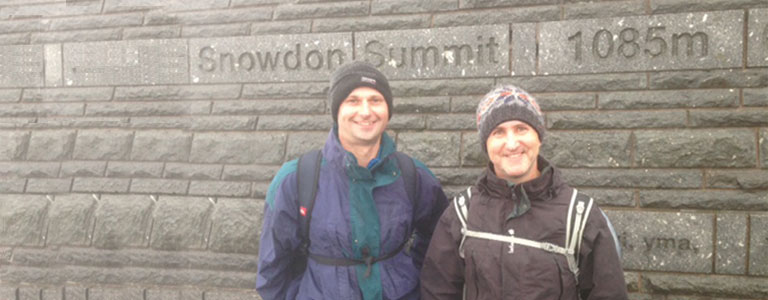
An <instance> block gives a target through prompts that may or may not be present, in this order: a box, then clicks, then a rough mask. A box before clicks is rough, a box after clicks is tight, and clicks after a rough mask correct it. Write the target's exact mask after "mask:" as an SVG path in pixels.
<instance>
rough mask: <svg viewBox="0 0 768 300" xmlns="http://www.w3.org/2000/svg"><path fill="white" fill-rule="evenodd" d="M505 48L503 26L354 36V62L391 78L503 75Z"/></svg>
mask: <svg viewBox="0 0 768 300" xmlns="http://www.w3.org/2000/svg"><path fill="white" fill-rule="evenodd" d="M392 45H398V47H394V46H392ZM506 49H509V26H508V25H496V26H473V27H456V28H433V29H414V30H400V31H371V32H358V33H355V53H356V59H357V60H362V61H366V62H370V63H372V64H373V65H374V66H376V67H377V68H378V69H379V70H380V71H381V72H382V73H384V74H386V75H387V77H388V78H389V79H390V80H396V79H419V78H446V77H448V78H455V77H490V76H500V75H506V74H509V52H508V51H507V50H506ZM392 53H400V55H399V56H397V55H393V54H392Z"/></svg>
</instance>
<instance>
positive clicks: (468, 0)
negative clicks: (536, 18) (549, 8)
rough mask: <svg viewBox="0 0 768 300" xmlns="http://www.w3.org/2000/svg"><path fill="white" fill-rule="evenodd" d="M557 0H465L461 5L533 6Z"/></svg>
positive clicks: (552, 2)
mask: <svg viewBox="0 0 768 300" xmlns="http://www.w3.org/2000/svg"><path fill="white" fill-rule="evenodd" d="M557 3H559V1H557V0H541V1H536V0H463V1H461V4H460V6H459V7H461V8H490V7H500V6H501V7H504V6H532V5H545V4H557Z"/></svg>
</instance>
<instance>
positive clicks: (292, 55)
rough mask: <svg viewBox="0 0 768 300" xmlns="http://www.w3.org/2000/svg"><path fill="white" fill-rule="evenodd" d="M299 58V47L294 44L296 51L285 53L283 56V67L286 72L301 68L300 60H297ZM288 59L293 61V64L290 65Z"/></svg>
mask: <svg viewBox="0 0 768 300" xmlns="http://www.w3.org/2000/svg"><path fill="white" fill-rule="evenodd" d="M300 56H301V45H300V44H298V43H297V44H296V51H295V52H294V51H293V50H291V51H288V52H285V55H284V56H283V66H285V68H286V69H288V70H296V69H298V68H299V67H301V59H300V58H299V57H300ZM290 58H292V59H293V61H294V64H293V65H291V63H290V60H289V59H290Z"/></svg>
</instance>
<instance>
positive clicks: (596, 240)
mask: <svg viewBox="0 0 768 300" xmlns="http://www.w3.org/2000/svg"><path fill="white" fill-rule="evenodd" d="M609 222H610V221H608V219H607V217H606V216H605V214H604V213H602V211H601V210H600V208H598V207H595V208H594V209H592V212H591V213H590V220H589V222H588V224H587V228H586V231H587V232H585V234H587V237H588V239H585V240H584V242H583V243H585V244H586V245H587V247H588V249H582V250H586V251H581V257H580V260H581V261H580V263H579V270H580V273H579V290H580V294H581V296H582V299H586V300H622V299H628V296H627V284H626V282H625V281H624V271H623V269H622V267H621V258H620V257H619V253H618V250H617V241H616V240H615V237H614V233H613V232H612V231H611V229H610V228H609V225H608V224H609ZM585 248H586V247H585Z"/></svg>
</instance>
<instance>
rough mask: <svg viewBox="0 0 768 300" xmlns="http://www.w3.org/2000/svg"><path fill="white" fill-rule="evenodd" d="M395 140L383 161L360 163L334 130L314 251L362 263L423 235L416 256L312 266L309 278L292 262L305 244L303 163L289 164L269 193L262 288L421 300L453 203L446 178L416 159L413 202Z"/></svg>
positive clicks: (267, 294) (279, 293) (287, 295)
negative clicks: (436, 237) (432, 244)
mask: <svg viewBox="0 0 768 300" xmlns="http://www.w3.org/2000/svg"><path fill="white" fill-rule="evenodd" d="M394 152H395V143H394V141H392V139H391V138H390V137H389V136H388V135H387V134H386V133H384V135H383V137H382V141H381V147H380V152H379V157H378V161H377V160H374V161H375V162H374V163H373V164H372V165H371V166H369V167H368V168H365V167H360V166H358V163H357V160H356V159H355V157H354V155H352V153H350V152H348V151H346V150H344V148H342V146H341V144H340V143H339V139H338V137H337V135H336V129H335V128H334V129H331V132H330V134H329V135H328V139H327V140H326V143H325V146H324V147H323V149H322V156H323V161H322V165H321V169H320V178H319V183H318V190H317V197H316V198H315V206H314V210H313V211H312V218H311V225H310V231H309V236H310V241H311V243H310V248H309V252H310V253H312V254H314V255H320V256H325V257H334V258H354V259H362V258H363V254H362V252H363V251H364V250H363V249H366V250H367V251H368V253H370V255H371V256H374V257H378V256H384V255H387V254H389V253H391V252H393V251H396V250H397V249H398V248H399V247H400V245H401V244H402V243H403V241H405V240H407V239H408V238H409V237H410V236H411V233H412V232H414V231H415V232H416V239H415V242H414V247H413V248H412V250H411V251H401V252H400V253H398V254H397V255H395V256H394V257H391V258H389V259H386V260H382V261H380V262H377V263H374V264H373V265H372V266H371V269H370V274H369V276H367V277H366V276H365V275H366V274H365V273H366V271H368V270H367V268H368V267H367V266H366V265H364V264H361V265H355V266H335V265H324V264H319V263H317V262H315V261H313V260H312V259H311V258H310V259H309V261H308V262H307V268H306V270H305V272H304V273H303V274H293V272H292V271H291V263H292V261H294V260H296V259H300V256H298V254H297V253H298V248H299V245H300V244H301V237H300V232H299V230H300V229H299V226H300V225H299V224H300V222H299V218H300V217H301V215H300V213H299V207H298V206H299V205H298V199H297V189H296V168H297V160H293V161H289V162H287V163H285V164H284V165H283V166H282V168H281V169H280V170H279V171H278V172H277V175H276V176H275V178H274V179H273V180H272V183H271V185H270V186H269V191H268V192H267V199H266V200H267V204H266V207H265V211H264V224H263V226H262V233H261V242H260V245H259V270H258V275H257V280H256V289H257V290H258V292H259V294H260V295H261V297H262V298H264V299H265V300H273V299H281V300H282V299H334V300H336V299H345V300H346V299H349V300H353V299H363V300H371V299H419V271H420V269H421V264H422V262H423V260H424V254H425V253H426V249H427V245H428V243H429V240H430V238H431V236H432V231H433V230H434V228H435V224H437V221H438V220H439V218H440V215H441V214H442V212H443V210H444V209H445V207H446V206H447V203H448V202H447V200H446V197H445V194H444V193H443V190H442V188H441V186H440V183H439V182H438V180H437V179H436V178H435V177H434V175H433V174H432V173H431V172H430V171H429V169H427V167H426V166H424V164H422V163H421V162H419V161H417V160H414V162H415V164H416V173H417V174H416V175H417V177H418V180H419V181H420V183H419V186H420V191H419V193H418V194H419V197H418V198H419V199H418V200H417V202H416V204H415V205H414V204H413V203H412V202H411V200H409V199H408V195H407V193H406V190H405V185H404V182H403V179H402V177H401V176H400V170H399V169H398V166H397V161H396V159H395V157H394V156H392V158H391V159H389V158H390V155H391V154H392V153H394Z"/></svg>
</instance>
